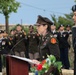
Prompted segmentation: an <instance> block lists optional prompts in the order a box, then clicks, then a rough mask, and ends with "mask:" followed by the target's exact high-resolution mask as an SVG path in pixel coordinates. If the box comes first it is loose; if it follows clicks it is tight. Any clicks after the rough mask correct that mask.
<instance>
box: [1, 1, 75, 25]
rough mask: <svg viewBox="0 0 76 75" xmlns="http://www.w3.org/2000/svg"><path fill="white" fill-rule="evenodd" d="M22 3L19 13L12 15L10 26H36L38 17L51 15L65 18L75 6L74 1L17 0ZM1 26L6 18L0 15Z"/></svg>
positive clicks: (49, 16)
mask: <svg viewBox="0 0 76 75" xmlns="http://www.w3.org/2000/svg"><path fill="white" fill-rule="evenodd" d="M16 1H18V2H20V6H21V7H19V8H18V10H17V13H11V14H10V15H9V16H10V17H9V24H28V25H30V24H35V23H36V21H37V17H38V15H41V16H43V17H47V18H49V19H50V20H52V19H51V15H53V14H54V15H56V17H58V16H64V14H69V13H71V12H72V11H71V8H72V6H73V5H74V4H75V2H74V0H16ZM0 24H5V17H4V15H3V14H0Z"/></svg>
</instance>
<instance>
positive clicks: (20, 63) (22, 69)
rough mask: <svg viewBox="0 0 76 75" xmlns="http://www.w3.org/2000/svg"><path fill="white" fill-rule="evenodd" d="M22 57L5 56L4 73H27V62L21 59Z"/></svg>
mask: <svg viewBox="0 0 76 75" xmlns="http://www.w3.org/2000/svg"><path fill="white" fill-rule="evenodd" d="M21 58H22V57H18V56H17V57H16V56H15V57H13V56H12V55H8V56H6V74H7V75H29V72H28V71H29V66H28V63H27V62H26V61H24V60H22V59H21Z"/></svg>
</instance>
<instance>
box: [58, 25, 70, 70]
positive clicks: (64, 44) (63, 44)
mask: <svg viewBox="0 0 76 75" xmlns="http://www.w3.org/2000/svg"><path fill="white" fill-rule="evenodd" d="M68 37H69V34H68V33H67V32H65V31H64V26H63V25H60V26H59V32H58V37H57V39H58V41H59V48H60V60H61V61H62V63H63V68H65V69H69V67H70V64H69V59H68V47H69V44H68Z"/></svg>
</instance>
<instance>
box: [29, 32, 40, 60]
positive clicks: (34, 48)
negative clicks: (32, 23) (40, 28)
mask: <svg viewBox="0 0 76 75" xmlns="http://www.w3.org/2000/svg"><path fill="white" fill-rule="evenodd" d="M28 40H29V58H30V59H39V52H38V42H39V39H38V36H37V33H35V32H32V33H30V34H28Z"/></svg>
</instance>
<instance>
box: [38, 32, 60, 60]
mask: <svg viewBox="0 0 76 75" xmlns="http://www.w3.org/2000/svg"><path fill="white" fill-rule="evenodd" d="M39 52H40V59H41V60H43V59H46V58H47V55H54V56H55V57H56V58H57V60H59V58H60V53H59V46H58V41H57V39H56V38H55V37H54V36H53V35H52V34H50V32H48V33H47V35H46V36H45V37H43V36H40V42H39Z"/></svg>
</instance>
